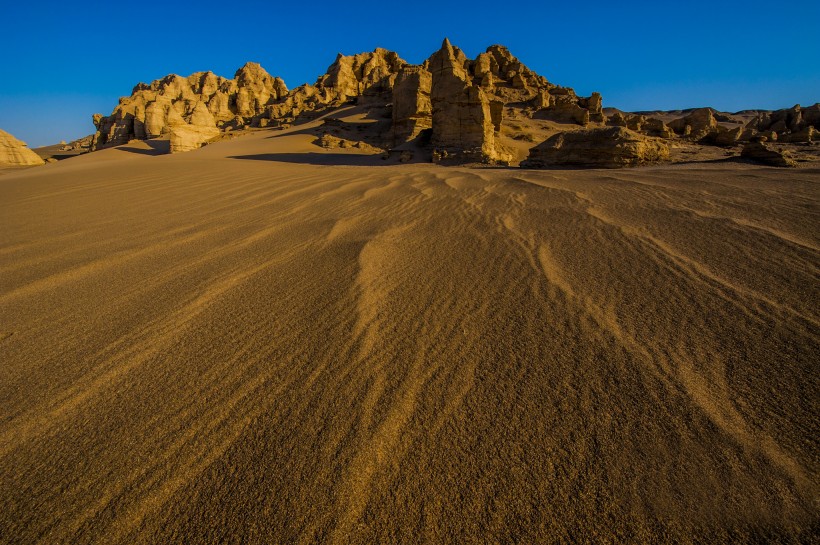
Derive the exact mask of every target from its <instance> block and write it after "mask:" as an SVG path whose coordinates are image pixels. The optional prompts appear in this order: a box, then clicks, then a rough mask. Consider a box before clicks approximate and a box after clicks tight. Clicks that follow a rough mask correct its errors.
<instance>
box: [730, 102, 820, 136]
mask: <svg viewBox="0 0 820 545" xmlns="http://www.w3.org/2000/svg"><path fill="white" fill-rule="evenodd" d="M808 127H814V128H815V129H818V128H820V103H817V104H815V105H814V106H808V107H806V108H803V107H801V106H800V105H799V104H796V105H794V106H792V107H791V108H786V109H783V110H775V111H773V112H762V113H759V114H758V115H757V116H756V117H755V118H753V119H752V120H751V121H749V122H748V123H747V124H746V128H749V129H752V130H754V131H756V132H760V133H762V132H767V131H772V132H776V133H787V132H788V133H797V132H800V131H802V130H805V129H806V128H808Z"/></svg>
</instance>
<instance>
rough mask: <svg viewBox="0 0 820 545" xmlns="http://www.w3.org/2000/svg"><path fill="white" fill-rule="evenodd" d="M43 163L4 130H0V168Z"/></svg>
mask: <svg viewBox="0 0 820 545" xmlns="http://www.w3.org/2000/svg"><path fill="white" fill-rule="evenodd" d="M44 163H45V161H43V159H42V158H40V156H39V155H37V154H36V153H34V152H33V151H31V150H30V149H28V148H27V147H26V143H25V142H23V141H21V140H17V139H16V138H15V137H13V136H12V135H10V134H9V133H7V132H6V131H4V130H0V166H33V165H42V164H44Z"/></svg>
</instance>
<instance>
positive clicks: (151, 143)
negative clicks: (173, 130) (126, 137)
mask: <svg viewBox="0 0 820 545" xmlns="http://www.w3.org/2000/svg"><path fill="white" fill-rule="evenodd" d="M143 143H144V144H145V145H147V146H148V149H146V148H133V147H129V146H121V147H117V149H118V150H120V151H127V152H129V153H138V154H140V155H168V154H169V153H171V142H170V141H169V140H143Z"/></svg>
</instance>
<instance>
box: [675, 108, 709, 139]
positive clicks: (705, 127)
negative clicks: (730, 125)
mask: <svg viewBox="0 0 820 545" xmlns="http://www.w3.org/2000/svg"><path fill="white" fill-rule="evenodd" d="M669 128H670V129H672V130H673V131H675V132H676V133H677V134H679V135H681V136H687V137H689V138H691V139H692V140H701V139H703V138H707V137H710V136H713V135H715V134H716V133H717V130H718V122H717V119H715V116H714V113H713V111H712V109H711V108H698V109H696V110H693V111H692V112H691V113H690V114H688V115H686V116H684V117H681V118H678V119H675V120H672V121H670V122H669Z"/></svg>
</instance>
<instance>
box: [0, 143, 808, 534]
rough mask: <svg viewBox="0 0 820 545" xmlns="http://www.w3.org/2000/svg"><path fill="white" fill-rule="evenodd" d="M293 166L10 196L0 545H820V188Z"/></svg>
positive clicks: (731, 175) (289, 161) (779, 178)
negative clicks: (736, 544) (767, 544)
mask: <svg viewBox="0 0 820 545" xmlns="http://www.w3.org/2000/svg"><path fill="white" fill-rule="evenodd" d="M293 133H294V134H287V133H275V132H260V133H257V134H254V135H251V136H245V137H242V138H238V139H236V140H233V141H226V142H222V143H219V144H216V145H212V146H208V147H207V148H204V149H202V150H199V151H195V152H191V153H188V154H183V155H175V156H165V155H155V154H154V153H155V152H154V150H153V148H152V147H151V145H150V142H149V143H142V144H132V145H128V146H125V150H123V149H109V150H105V151H101V152H96V153H93V154H90V155H86V156H81V157H78V158H74V159H70V160H67V161H63V162H61V163H58V164H51V165H47V166H45V167H40V168H37V169H31V170H26V171H12V172H6V173H5V174H4V175H3V176H0V361H2V364H1V365H0V400H2V403H0V542H2V543H26V544H35V543H50V544H53V543H74V544H79V543H181V542H185V543H217V542H224V543H239V542H242V543H416V542H427V543H537V542H542V543H564V542H566V543H593V542H594V543H616V542H624V541H630V542H659V543H660V542H669V541H674V540H679V541H680V542H684V543H686V542H693V541H697V540H698V539H701V538H702V539H706V540H707V541H714V542H718V541H729V540H735V541H740V542H745V541H752V540H760V539H764V538H767V539H772V540H781V541H784V542H792V541H798V540H801V539H802V540H804V541H808V540H809V539H811V538H812V537H816V536H817V532H818V520H820V516H819V515H820V510H819V509H818V504H817V499H818V497H820V496H819V495H818V492H820V487H819V486H818V482H819V481H818V471H819V470H820V460H819V459H818V452H820V444H818V443H820V417H818V414H820V413H819V412H818V409H819V408H820V407H818V401H819V400H820V396H819V395H818V393H819V392H820V389H819V388H818V378H820V366H819V365H818V364H819V363H820V361H818V360H820V356H818V354H820V328H818V326H819V325H820V311H819V310H818V309H819V308H820V307H819V306H818V301H819V300H820V298H819V297H818V291H819V290H818V286H819V285H820V284H819V283H818V277H820V251H818V249H819V248H820V231H818V229H817V226H818V224H820V222H819V221H818V220H819V219H820V191H819V190H820V172H818V171H817V170H813V169H801V170H794V171H782V170H777V169H768V168H761V167H754V166H748V165H742V164H732V163H714V164H711V165H710V164H707V165H685V166H683V165H678V166H665V167H653V168H644V169H638V170H624V171H545V172H535V171H524V170H516V169H476V170H470V169H460V168H441V167H435V166H432V165H401V166H396V165H389V166H383V163H382V162H381V161H380V160H379V159H373V158H368V157H366V156H358V155H350V154H340V153H335V152H334V153H330V152H324V151H322V150H320V149H319V148H316V147H315V146H312V145H311V144H310V141H311V137H309V136H307V135H305V134H300V133H299V131H298V130H294V131H293ZM368 163H373V165H372V166H368V165H367V164H368ZM334 164H335V165H336V166H334Z"/></svg>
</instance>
